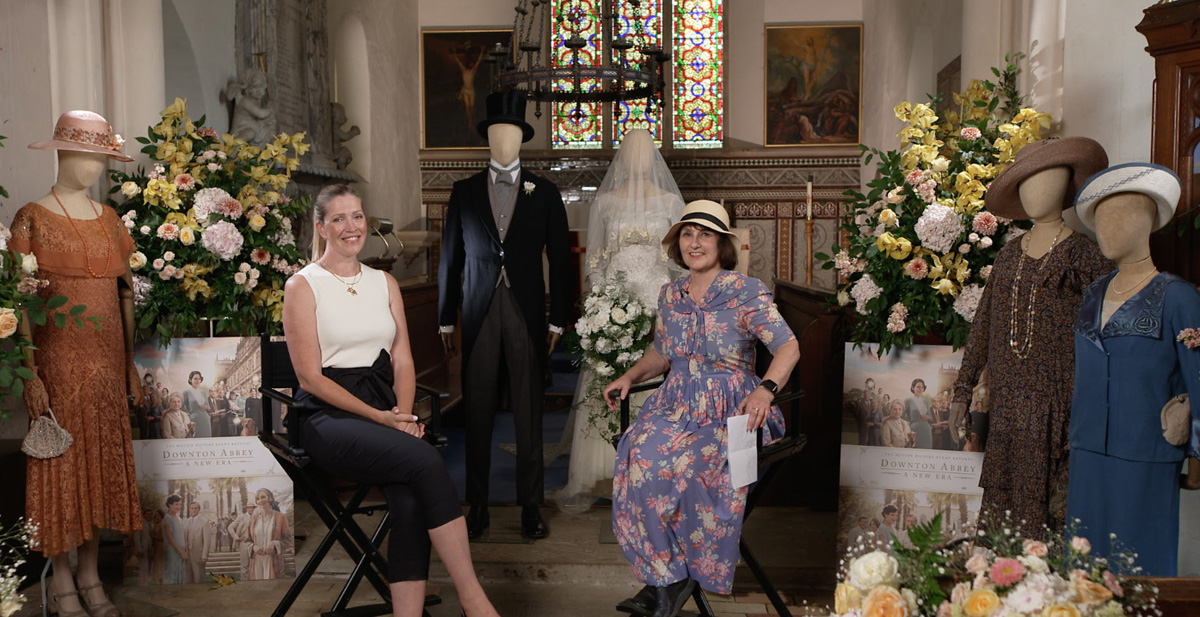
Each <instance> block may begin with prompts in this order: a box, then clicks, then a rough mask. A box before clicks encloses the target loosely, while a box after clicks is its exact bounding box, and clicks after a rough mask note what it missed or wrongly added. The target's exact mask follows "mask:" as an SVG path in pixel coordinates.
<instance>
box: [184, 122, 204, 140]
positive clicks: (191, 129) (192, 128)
mask: <svg viewBox="0 0 1200 617" xmlns="http://www.w3.org/2000/svg"><path fill="white" fill-rule="evenodd" d="M183 132H184V133H187V134H188V135H191V136H192V137H196V125H195V124H194V123H192V121H191V120H188V121H187V122H185V123H184V124H183ZM196 139H200V138H199V137H196Z"/></svg>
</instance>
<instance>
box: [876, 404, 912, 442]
mask: <svg viewBox="0 0 1200 617" xmlns="http://www.w3.org/2000/svg"><path fill="white" fill-rule="evenodd" d="M888 411H889V412H891V413H890V414H889V415H888V418H887V419H886V420H884V421H883V429H882V431H881V434H882V438H883V447H885V448H911V447H912V446H913V444H914V443H916V440H917V434H916V433H914V432H913V430H912V427H911V426H910V425H909V423H908V420H905V419H904V418H903V417H902V416H903V415H904V402H903V401H901V400H900V399H896V400H894V401H892V405H891V407H890V408H889V409H888Z"/></svg>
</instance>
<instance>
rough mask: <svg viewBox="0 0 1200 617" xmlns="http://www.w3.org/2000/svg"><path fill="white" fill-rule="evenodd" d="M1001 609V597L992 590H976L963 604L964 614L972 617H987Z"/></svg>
mask: <svg viewBox="0 0 1200 617" xmlns="http://www.w3.org/2000/svg"><path fill="white" fill-rule="evenodd" d="M997 608H1000V597H999V596H997V595H996V592H994V591H992V590H991V589H976V590H974V591H972V592H971V594H970V595H968V596H967V601H966V602H965V603H963V612H964V613H966V614H967V615H969V616H970V617H987V616H988V615H991V614H992V613H993V612H994V611H995V610H996V609H997Z"/></svg>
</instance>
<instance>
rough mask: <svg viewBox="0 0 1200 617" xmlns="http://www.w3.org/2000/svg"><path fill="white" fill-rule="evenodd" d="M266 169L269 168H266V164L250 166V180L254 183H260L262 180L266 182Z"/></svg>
mask: <svg viewBox="0 0 1200 617" xmlns="http://www.w3.org/2000/svg"><path fill="white" fill-rule="evenodd" d="M268 171H269V170H268V169H267V166H266V165H255V166H254V167H251V168H250V181H251V182H254V183H255V184H262V183H263V182H266V181H267V172H268Z"/></svg>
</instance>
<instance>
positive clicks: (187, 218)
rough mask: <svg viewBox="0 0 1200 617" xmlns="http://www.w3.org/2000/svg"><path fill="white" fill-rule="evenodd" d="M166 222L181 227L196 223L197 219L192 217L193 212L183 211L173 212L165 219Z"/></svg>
mask: <svg viewBox="0 0 1200 617" xmlns="http://www.w3.org/2000/svg"><path fill="white" fill-rule="evenodd" d="M163 222H164V223H170V224H172V225H174V226H176V227H178V228H180V229H183V228H184V227H187V226H188V225H189V224H194V223H195V219H193V218H192V216H191V212H190V211H189V212H188V214H184V213H182V212H172V213H170V214H168V215H167V216H166V218H164V219H163Z"/></svg>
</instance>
